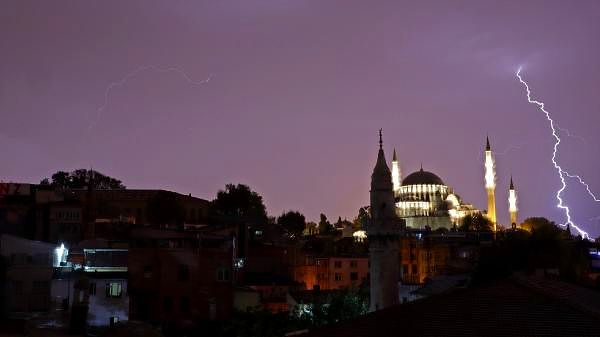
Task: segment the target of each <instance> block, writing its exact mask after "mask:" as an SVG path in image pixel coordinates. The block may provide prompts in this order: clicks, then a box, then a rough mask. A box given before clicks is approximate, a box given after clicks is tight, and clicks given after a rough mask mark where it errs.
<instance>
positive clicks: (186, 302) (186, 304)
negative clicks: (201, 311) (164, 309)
mask: <svg viewBox="0 0 600 337" xmlns="http://www.w3.org/2000/svg"><path fill="white" fill-rule="evenodd" d="M179 305H180V307H179V308H180V309H181V312H183V313H188V312H190V299H189V298H188V297H187V296H182V297H181V302H180V303H179Z"/></svg>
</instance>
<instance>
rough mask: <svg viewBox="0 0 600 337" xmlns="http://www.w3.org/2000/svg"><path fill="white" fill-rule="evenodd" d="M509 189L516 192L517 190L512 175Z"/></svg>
mask: <svg viewBox="0 0 600 337" xmlns="http://www.w3.org/2000/svg"><path fill="white" fill-rule="evenodd" d="M509 189H511V190H514V189H515V185H514V184H513V180H512V174H511V175H510V187H509Z"/></svg>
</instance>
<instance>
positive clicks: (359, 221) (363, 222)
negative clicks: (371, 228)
mask: <svg viewBox="0 0 600 337" xmlns="http://www.w3.org/2000/svg"><path fill="white" fill-rule="evenodd" d="M370 218H371V216H370V215H369V209H368V206H364V207H361V208H359V209H358V215H357V216H356V218H354V220H352V227H353V228H354V230H361V229H366V228H367V226H368V225H369V219H370Z"/></svg>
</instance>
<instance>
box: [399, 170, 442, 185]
mask: <svg viewBox="0 0 600 337" xmlns="http://www.w3.org/2000/svg"><path fill="white" fill-rule="evenodd" d="M407 185H445V184H444V181H442V178H440V177H438V176H437V175H435V174H433V173H431V172H428V171H423V168H422V167H421V169H420V170H419V171H417V172H413V173H411V174H409V175H407V176H406V178H404V179H403V180H402V186H407Z"/></svg>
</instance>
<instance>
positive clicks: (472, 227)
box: [459, 214, 492, 232]
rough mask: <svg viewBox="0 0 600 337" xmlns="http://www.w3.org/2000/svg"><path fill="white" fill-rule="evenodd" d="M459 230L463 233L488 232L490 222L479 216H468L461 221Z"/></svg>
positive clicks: (490, 227) (490, 225) (490, 226)
mask: <svg viewBox="0 0 600 337" xmlns="http://www.w3.org/2000/svg"><path fill="white" fill-rule="evenodd" d="M459 230H461V231H463V232H469V231H475V232H490V231H491V230H492V222H491V221H490V220H489V219H488V218H486V217H485V216H483V215H481V214H475V215H471V214H469V215H467V216H465V217H464V218H463V219H462V222H461V224H460V226H459Z"/></svg>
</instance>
